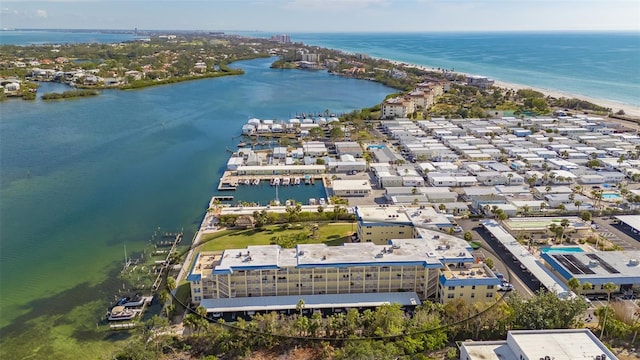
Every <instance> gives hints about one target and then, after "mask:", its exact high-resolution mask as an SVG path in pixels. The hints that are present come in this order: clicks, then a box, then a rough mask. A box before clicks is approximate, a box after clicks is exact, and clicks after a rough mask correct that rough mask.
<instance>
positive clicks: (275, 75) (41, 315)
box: [0, 59, 393, 359]
mask: <svg viewBox="0 0 640 360" xmlns="http://www.w3.org/2000/svg"><path fill="white" fill-rule="evenodd" d="M272 61H273V59H257V60H251V61H243V62H239V63H235V64H233V65H232V66H234V67H240V68H242V69H244V70H245V72H246V73H245V75H242V76H230V77H223V78H215V79H205V80H199V81H192V82H184V83H178V84H172V85H167V86H158V87H152V88H146V89H141V90H134V91H119V90H105V91H103V92H102V93H101V95H100V96H97V97H91V98H82V99H74V100H66V101H53V102H45V101H41V100H36V101H35V102H29V101H22V100H9V101H5V102H3V103H1V104H0V112H1V116H0V164H1V168H0V170H1V171H0V198H1V199H2V201H0V228H1V229H2V231H0V294H2V296H1V297H0V333H2V338H1V340H0V341H1V346H0V358H3V359H4V358H7V359H10V358H11V359H15V358H22V357H23V356H28V355H32V354H35V355H34V356H35V357H34V358H59V359H65V358H97V357H99V355H98V354H99V352H100V351H104V350H101V349H105V348H109V346H111V345H113V344H114V343H112V342H111V341H110V340H111V339H112V337H113V336H114V335H109V334H104V333H97V332H96V331H95V329H96V322H97V321H98V319H100V318H101V317H102V315H103V314H104V311H105V308H106V307H107V306H108V305H109V301H110V300H111V299H112V298H113V294H114V292H115V290H116V289H117V288H118V287H119V286H120V285H121V284H120V283H119V282H118V280H117V273H118V270H119V269H120V268H121V266H122V259H123V257H124V254H123V246H124V244H126V247H127V249H128V251H129V252H130V253H131V252H134V251H139V250H141V249H142V248H143V246H144V244H145V242H146V241H147V240H148V239H149V238H150V237H151V235H152V233H153V232H154V230H156V229H157V228H158V227H160V228H161V229H164V230H166V231H175V230H179V229H181V228H184V230H185V232H186V235H185V238H186V239H191V237H192V235H193V232H194V231H195V230H196V229H197V227H198V226H199V224H200V222H201V220H202V217H203V214H204V211H205V210H206V208H207V206H208V202H209V199H210V197H211V196H212V195H213V194H214V193H215V192H216V190H217V186H218V180H219V177H220V175H221V174H222V171H223V170H224V167H225V164H226V161H227V160H228V156H229V154H228V152H227V151H226V148H230V149H231V148H235V147H236V146H237V143H238V141H239V140H238V135H240V131H241V127H242V125H243V124H244V123H245V122H246V121H247V120H248V119H249V118H252V117H258V118H270V119H288V118H289V117H290V114H292V113H296V112H309V111H314V112H324V110H325V109H330V111H331V112H336V113H341V112H348V111H352V110H354V109H359V108H362V107H366V106H370V105H372V104H375V103H378V102H380V101H381V100H382V99H384V97H385V96H386V95H387V94H389V93H391V92H393V89H390V88H388V87H385V86H383V85H381V84H378V83H375V82H370V81H361V80H355V79H346V78H342V77H338V76H332V75H329V74H327V73H326V72H313V71H297V70H274V69H270V68H269V65H270V64H271V62H272ZM58 86H60V85H59V84H44V87H43V90H44V91H54V90H55V91H60V90H61V89H60V88H59V87H58ZM312 188H313V187H309V188H308V189H305V187H304V185H303V186H301V187H299V188H298V191H302V192H303V194H305V195H304V196H305V198H307V199H308V198H309V197H319V194H318V193H317V192H318V191H316V190H315V188H313V189H314V190H311V189H312ZM256 189H257V187H256V188H255V189H249V188H247V189H246V191H256ZM288 190H292V189H287V190H283V191H285V192H286V191H288ZM272 191H274V190H273V189H271V188H268V189H265V191H263V192H268V195H267V196H268V197H269V198H271V197H272V196H273V197H275V193H273V195H272ZM305 191H306V193H304V192H305ZM285 192H283V194H281V195H280V197H281V199H282V200H285V199H287V198H290V197H292V196H296V195H288V194H286V193H285ZM85 351H95V352H96V353H85ZM89 354H90V355H89Z"/></svg>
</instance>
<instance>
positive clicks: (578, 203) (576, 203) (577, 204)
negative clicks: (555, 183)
mask: <svg viewBox="0 0 640 360" xmlns="http://www.w3.org/2000/svg"><path fill="white" fill-rule="evenodd" d="M573 205H575V206H576V208H577V209H578V213H580V205H582V201H580V200H576V201H575V202H574V203H573Z"/></svg>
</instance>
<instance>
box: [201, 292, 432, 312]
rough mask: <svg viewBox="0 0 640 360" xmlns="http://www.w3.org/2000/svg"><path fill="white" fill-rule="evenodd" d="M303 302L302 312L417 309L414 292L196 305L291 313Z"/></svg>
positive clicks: (251, 299)
mask: <svg viewBox="0 0 640 360" xmlns="http://www.w3.org/2000/svg"><path fill="white" fill-rule="evenodd" d="M300 300H302V301H304V308H305V309H336V308H351V307H378V306H381V305H384V304H394V303H397V304H400V305H403V306H417V305H420V304H421V302H420V299H419V298H418V294H416V293H415V292H394V293H367V294H335V295H334V294H323V295H286V296H260V297H244V298H225V299H204V300H202V302H201V303H200V305H201V306H204V307H205V308H206V309H207V312H209V313H222V312H236V311H279V310H295V309H296V307H297V306H298V302H299V301H300Z"/></svg>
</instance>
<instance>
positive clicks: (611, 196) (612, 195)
mask: <svg viewBox="0 0 640 360" xmlns="http://www.w3.org/2000/svg"><path fill="white" fill-rule="evenodd" d="M602 198H603V199H607V200H610V199H621V198H622V197H621V196H620V195H619V194H616V193H604V194H602Z"/></svg>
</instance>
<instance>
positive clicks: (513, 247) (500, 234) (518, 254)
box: [482, 220, 572, 298]
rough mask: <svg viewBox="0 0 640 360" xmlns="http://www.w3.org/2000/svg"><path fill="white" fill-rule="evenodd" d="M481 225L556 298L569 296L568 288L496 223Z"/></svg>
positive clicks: (490, 222) (490, 221) (486, 221)
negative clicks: (556, 296)
mask: <svg viewBox="0 0 640 360" xmlns="http://www.w3.org/2000/svg"><path fill="white" fill-rule="evenodd" d="M482 225H484V227H485V229H487V230H488V231H489V232H490V233H491V235H493V236H494V237H495V238H496V240H498V241H499V242H500V243H502V245H504V247H505V249H507V251H509V252H510V253H511V255H513V256H514V257H515V258H516V259H517V260H518V261H519V262H520V263H522V265H524V266H525V267H526V268H527V270H529V272H531V274H532V275H533V276H535V277H536V278H537V279H538V280H539V281H540V283H541V284H542V285H544V286H545V287H546V288H547V289H548V290H549V291H551V292H554V293H555V294H556V295H558V297H562V298H564V297H570V296H571V294H572V292H571V291H570V290H569V288H568V287H567V286H566V285H565V284H564V283H563V282H562V281H560V280H559V279H558V278H557V277H556V276H555V275H553V274H552V273H551V271H550V270H548V269H547V268H546V267H545V266H544V264H542V262H540V261H539V260H538V259H536V257H535V256H533V255H532V254H530V253H529V251H528V250H527V248H526V247H524V246H523V245H521V244H520V243H519V242H518V241H517V240H516V239H515V238H514V237H513V236H511V234H509V233H508V232H507V231H506V230H505V229H503V228H502V227H501V226H500V225H499V224H498V223H497V222H496V221H494V220H484V221H482Z"/></svg>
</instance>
